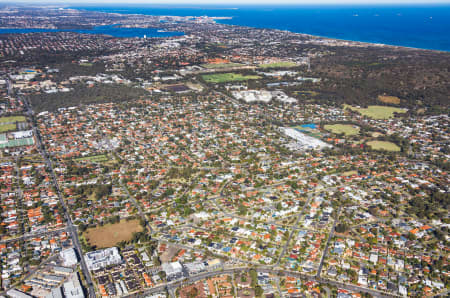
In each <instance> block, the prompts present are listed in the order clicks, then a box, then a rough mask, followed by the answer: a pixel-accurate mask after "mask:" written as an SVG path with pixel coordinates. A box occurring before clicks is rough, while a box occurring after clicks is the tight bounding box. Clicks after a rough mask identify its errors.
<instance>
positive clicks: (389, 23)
mask: <svg viewBox="0 0 450 298" xmlns="http://www.w3.org/2000/svg"><path fill="white" fill-rule="evenodd" d="M70 8H71V9H79V10H84V11H96V12H103V13H120V14H122V15H152V16H175V17H185V16H197V17H200V16H208V17H209V18H215V17H217V16H219V18H220V17H223V16H226V17H232V20H230V19H218V20H215V21H217V23H219V24H222V25H231V26H240V27H249V28H259V29H273V30H281V31H289V32H292V33H299V34H305V35H310V36H315V37H320V38H327V39H334V40H340V41H352V42H360V43H369V44H376V45H384V46H393V47H401V48H411V49H417V50H430V51H439V52H450V43H449V41H448V39H447V38H446V36H447V35H448V32H450V22H448V19H449V18H450V5H419V4H417V5H415V4H411V5H393V4H392V5H376V4H374V5H368V4H366V5H359V6H358V5H327V6H317V5H276V6H274V5H272V6H267V5H265V6H264V5H262V6H259V5H241V6H239V8H238V9H234V10H230V9H229V7H226V6H216V5H205V6H204V7H203V6H202V7H189V6H186V7H184V6H183V7H179V6H176V5H169V4H167V5H162V6H157V5H151V4H148V5H136V6H129V7H126V8H124V7H121V6H118V5H110V6H97V5H92V6H89V5H83V6H81V5H79V6H71V7H70ZM119 11H120V12H119ZM270 14H273V15H274V17H272V15H270ZM355 15H358V17H355ZM330 24H331V25H330ZM334 25H336V26H334ZM378 27H380V28H381V29H380V30H377V29H375V28H378ZM349 28H350V29H349Z"/></svg>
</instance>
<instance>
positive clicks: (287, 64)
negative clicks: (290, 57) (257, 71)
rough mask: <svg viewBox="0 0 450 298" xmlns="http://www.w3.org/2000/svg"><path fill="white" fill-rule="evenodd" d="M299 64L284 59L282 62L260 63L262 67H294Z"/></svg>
mask: <svg viewBox="0 0 450 298" xmlns="http://www.w3.org/2000/svg"><path fill="white" fill-rule="evenodd" d="M294 66H297V63H295V62H290V61H282V62H274V63H267V64H260V65H259V67H260V68H285V67H294Z"/></svg>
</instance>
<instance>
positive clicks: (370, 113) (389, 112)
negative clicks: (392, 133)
mask: <svg viewBox="0 0 450 298" xmlns="http://www.w3.org/2000/svg"><path fill="white" fill-rule="evenodd" d="M344 108H345V109H350V110H352V111H355V112H358V113H360V114H361V115H363V116H367V117H370V118H373V119H389V118H392V117H394V113H405V112H406V111H407V110H406V109H401V108H395V107H387V106H368V107H367V108H356V107H352V106H349V105H344Z"/></svg>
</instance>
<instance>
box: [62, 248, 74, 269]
mask: <svg viewBox="0 0 450 298" xmlns="http://www.w3.org/2000/svg"><path fill="white" fill-rule="evenodd" d="M59 255H60V256H61V258H62V259H63V265H64V266H67V267H72V266H74V265H76V264H77V263H78V257H77V254H76V253H75V249H73V248H68V249H64V250H62V251H61V252H60V253H59Z"/></svg>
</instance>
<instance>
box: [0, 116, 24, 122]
mask: <svg viewBox="0 0 450 298" xmlns="http://www.w3.org/2000/svg"><path fill="white" fill-rule="evenodd" d="M25 121H27V119H26V118H25V116H11V117H1V118H0V123H12V122H25Z"/></svg>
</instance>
